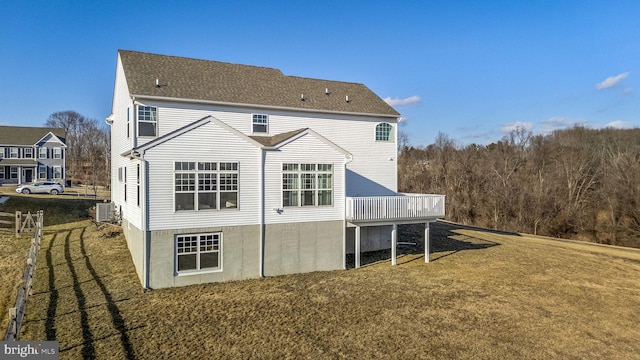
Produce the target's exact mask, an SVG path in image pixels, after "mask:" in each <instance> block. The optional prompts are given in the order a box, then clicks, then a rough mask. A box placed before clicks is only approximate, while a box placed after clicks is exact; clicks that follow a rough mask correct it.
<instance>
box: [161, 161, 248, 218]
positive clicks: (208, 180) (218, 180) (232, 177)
mask: <svg viewBox="0 0 640 360" xmlns="http://www.w3.org/2000/svg"><path fill="white" fill-rule="evenodd" d="M173 169H174V176H173V178H174V190H173V192H174V196H173V211H174V212H177V211H209V210H231V209H239V208H240V204H239V200H240V164H239V163H238V162H225V161H221V162H211V161H199V162H196V161H175V162H174V165H173ZM177 194H192V195H193V200H192V201H193V204H192V205H193V208H186V209H178V205H179V203H182V201H181V202H178V201H176V195H177ZM204 194H215V205H214V206H213V207H205V206H204V202H203V204H200V195H204ZM229 194H235V199H234V197H233V196H231V197H229V198H228V197H227V196H229Z"/></svg>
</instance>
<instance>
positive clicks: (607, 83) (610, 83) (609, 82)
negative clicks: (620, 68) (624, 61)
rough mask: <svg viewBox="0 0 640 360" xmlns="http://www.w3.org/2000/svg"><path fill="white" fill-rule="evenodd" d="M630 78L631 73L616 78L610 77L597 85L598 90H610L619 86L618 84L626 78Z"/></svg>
mask: <svg viewBox="0 0 640 360" xmlns="http://www.w3.org/2000/svg"><path fill="white" fill-rule="evenodd" d="M628 76H629V72H625V73H622V74H618V75H616V76H609V77H608V78H606V79H605V80H604V81H603V82H599V83H597V84H596V89H598V90H604V89H609V88H612V87H614V86H616V85H618V83H619V82H620V81H621V80H622V79H625V78H626V77H628Z"/></svg>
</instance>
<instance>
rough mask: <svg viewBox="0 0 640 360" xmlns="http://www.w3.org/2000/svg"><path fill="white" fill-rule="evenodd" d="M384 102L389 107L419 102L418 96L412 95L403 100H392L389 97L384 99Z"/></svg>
mask: <svg viewBox="0 0 640 360" xmlns="http://www.w3.org/2000/svg"><path fill="white" fill-rule="evenodd" d="M384 102H386V103H387V104H389V105H391V106H396V105H397V106H401V105H415V104H417V103H419V102H420V96H418V95H414V96H409V97H408V98H404V99H398V98H394V99H392V98H391V97H386V98H384Z"/></svg>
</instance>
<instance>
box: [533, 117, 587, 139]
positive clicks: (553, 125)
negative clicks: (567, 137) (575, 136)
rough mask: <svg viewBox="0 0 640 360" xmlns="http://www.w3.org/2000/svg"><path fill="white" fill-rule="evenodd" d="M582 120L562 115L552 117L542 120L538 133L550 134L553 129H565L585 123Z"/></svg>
mask: <svg viewBox="0 0 640 360" xmlns="http://www.w3.org/2000/svg"><path fill="white" fill-rule="evenodd" d="M586 123H587V122H586V121H584V120H576V119H567V118H563V117H552V118H548V119H547V120H542V122H541V123H540V130H539V133H540V134H543V135H547V134H550V133H551V132H553V131H554V130H560V129H566V128H568V127H573V126H575V125H586Z"/></svg>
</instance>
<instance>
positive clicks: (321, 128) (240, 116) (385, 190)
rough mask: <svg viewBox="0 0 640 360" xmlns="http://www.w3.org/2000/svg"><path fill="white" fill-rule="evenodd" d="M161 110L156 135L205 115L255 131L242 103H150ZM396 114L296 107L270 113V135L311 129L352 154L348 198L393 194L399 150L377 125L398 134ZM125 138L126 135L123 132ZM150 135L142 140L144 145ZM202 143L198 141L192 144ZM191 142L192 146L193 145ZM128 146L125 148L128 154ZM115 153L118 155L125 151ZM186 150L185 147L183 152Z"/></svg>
mask: <svg viewBox="0 0 640 360" xmlns="http://www.w3.org/2000/svg"><path fill="white" fill-rule="evenodd" d="M146 104H147V105H149V106H156V107H157V108H158V112H159V113H162V127H161V128H159V133H158V136H162V135H165V134H167V133H169V132H171V131H174V130H176V129H178V128H180V127H182V126H185V125H188V124H190V123H192V122H194V121H196V120H198V119H201V118H203V117H205V116H213V117H215V118H216V119H218V120H220V121H223V122H224V123H226V124H228V125H229V126H231V127H233V128H235V129H237V130H238V131H240V132H242V133H244V134H246V135H253V129H252V116H253V114H254V113H255V111H251V110H249V109H245V108H239V107H223V106H214V105H205V104H184V103H180V104H176V103H166V102H160V101H154V102H150V101H147V102H146ZM395 121H396V120H395V119H394V118H385V117H367V116H356V115H340V114H316V115H314V114H310V113H304V112H293V111H275V110H270V112H269V120H268V122H269V134H272V135H275V134H281V133H285V132H289V131H293V130H298V129H301V128H310V129H313V130H314V131H316V132H317V133H318V134H320V135H322V136H324V137H325V138H327V139H328V140H329V141H331V142H333V143H335V144H336V145H338V146H340V147H342V148H343V149H345V150H346V151H348V152H349V153H351V154H352V155H353V160H352V161H351V162H349V163H348V164H347V169H348V173H347V183H348V186H347V195H348V196H383V195H393V194H395V193H396V191H397V173H396V165H397V148H396V144H395V142H394V141H380V142H376V141H375V136H374V133H373V132H374V131H375V130H374V129H375V126H376V125H377V124H380V123H389V124H391V126H392V129H391V133H390V136H391V137H392V138H393V139H395V138H397V124H396V122H395ZM122 136H123V137H125V139H126V136H125V134H122ZM149 140H150V138H145V139H139V140H138V141H139V143H138V145H140V144H143V143H145V142H147V141H149ZM200 142H202V139H200V140H197V141H196V142H195V143H194V144H198V143H200ZM191 146H193V144H192V145H191ZM125 150H126V149H124V150H122V152H124V151H125ZM122 152H120V153H117V154H118V155H119V154H121V153H122ZM180 152H183V149H181V150H180Z"/></svg>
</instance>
